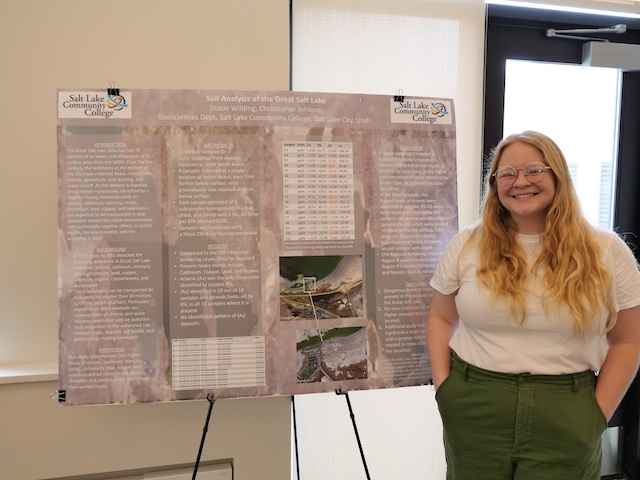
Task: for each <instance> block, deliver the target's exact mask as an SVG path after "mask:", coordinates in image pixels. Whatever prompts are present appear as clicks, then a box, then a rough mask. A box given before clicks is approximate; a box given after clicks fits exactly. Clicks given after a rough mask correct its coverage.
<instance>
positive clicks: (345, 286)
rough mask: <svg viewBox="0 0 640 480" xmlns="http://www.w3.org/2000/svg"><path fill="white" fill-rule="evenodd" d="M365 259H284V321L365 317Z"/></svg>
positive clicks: (282, 292)
mask: <svg viewBox="0 0 640 480" xmlns="http://www.w3.org/2000/svg"><path fill="white" fill-rule="evenodd" d="M362 295H363V292H362V257H361V256H360V255H347V256H305V257H280V320H285V321H286V320H313V319H316V320H323V319H339V318H354V317H361V316H362V315H363V303H364V302H363V296H362Z"/></svg>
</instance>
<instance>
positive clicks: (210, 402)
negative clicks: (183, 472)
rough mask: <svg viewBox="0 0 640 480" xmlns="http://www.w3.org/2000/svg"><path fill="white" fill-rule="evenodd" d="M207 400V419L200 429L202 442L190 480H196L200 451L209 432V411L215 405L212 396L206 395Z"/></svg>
mask: <svg viewBox="0 0 640 480" xmlns="http://www.w3.org/2000/svg"><path fill="white" fill-rule="evenodd" d="M207 400H208V401H209V412H207V419H206V420H205V422H204V428H203V429H202V440H200V449H199V450H198V458H196V464H195V467H194V468H193V477H191V479H192V480H196V475H197V474H198V467H199V466H200V456H201V455H202V449H203V447H204V439H205V437H206V436H207V430H209V419H210V418H211V410H213V404H214V403H215V401H216V400H215V398H213V395H212V394H207Z"/></svg>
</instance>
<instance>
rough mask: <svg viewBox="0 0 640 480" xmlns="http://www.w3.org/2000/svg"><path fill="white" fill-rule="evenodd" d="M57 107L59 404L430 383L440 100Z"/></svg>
mask: <svg viewBox="0 0 640 480" xmlns="http://www.w3.org/2000/svg"><path fill="white" fill-rule="evenodd" d="M57 95H58V130H57V137H58V186H59V219H58V224H59V230H58V231H59V242H58V245H59V250H58V256H59V288H58V291H59V336H60V338H59V390H60V392H62V394H63V395H62V397H61V403H62V404H64V405H87V404H110V403H131V402H156V401H171V400H187V399H195V398H204V397H205V396H206V395H207V394H213V395H214V396H215V397H216V398H234V397H255V396H267V395H291V394H303V393H317V392H326V391H332V390H335V389H341V390H343V391H349V390H360V389H369V388H387V387H400V386H409V385H421V384H425V383H428V382H429V381H430V379H431V370H430V366H429V362H428V357H427V351H426V338H425V329H426V319H427V311H428V304H429V301H430V296H431V293H432V292H431V289H430V287H429V286H428V281H429V279H430V277H431V275H432V274H433V270H434V268H435V265H436V263H437V261H438V258H439V256H440V254H441V252H442V250H443V249H444V246H445V245H446V243H447V242H448V241H449V240H450V239H451V237H452V236H453V235H454V234H455V232H457V229H458V217H457V203H456V200H457V190H456V157H455V138H456V135H455V118H454V108H453V102H452V100H450V99H435V98H412V97H406V98H394V97H393V96H379V95H350V94H327V93H308V92H274V91H264V92H259V91H196V90H131V91H119V90H117V91H116V90H115V89H113V90H111V91H107V89H103V90H83V91H68V90H59V91H58V92H57Z"/></svg>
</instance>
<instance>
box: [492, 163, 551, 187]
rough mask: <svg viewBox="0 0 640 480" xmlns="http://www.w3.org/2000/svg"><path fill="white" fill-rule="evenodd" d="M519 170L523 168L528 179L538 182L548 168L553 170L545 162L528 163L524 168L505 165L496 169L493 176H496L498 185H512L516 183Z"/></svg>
mask: <svg viewBox="0 0 640 480" xmlns="http://www.w3.org/2000/svg"><path fill="white" fill-rule="evenodd" d="M519 170H522V173H523V174H524V176H525V178H526V179H527V181H529V182H531V183H538V182H539V181H541V180H542V178H543V177H544V173H545V172H546V171H547V170H551V167H548V166H546V165H545V164H544V163H527V164H526V165H525V166H524V168H514V167H511V166H505V167H500V168H499V169H498V170H496V172H495V173H494V174H493V175H492V176H493V177H495V179H496V182H498V185H500V186H501V187H510V186H511V185H513V184H514V183H516V179H517V178H518V171H519Z"/></svg>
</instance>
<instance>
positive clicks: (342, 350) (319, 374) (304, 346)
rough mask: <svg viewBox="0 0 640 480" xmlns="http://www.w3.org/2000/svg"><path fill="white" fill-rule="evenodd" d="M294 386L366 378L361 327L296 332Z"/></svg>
mask: <svg viewBox="0 0 640 480" xmlns="http://www.w3.org/2000/svg"><path fill="white" fill-rule="evenodd" d="M296 361H297V366H298V369H297V370H298V383H310V382H335V381H338V380H356V379H363V378H367V335H366V328H365V327H345V328H332V329H331V330H302V329H301V330H298V332H297V355H296Z"/></svg>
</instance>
